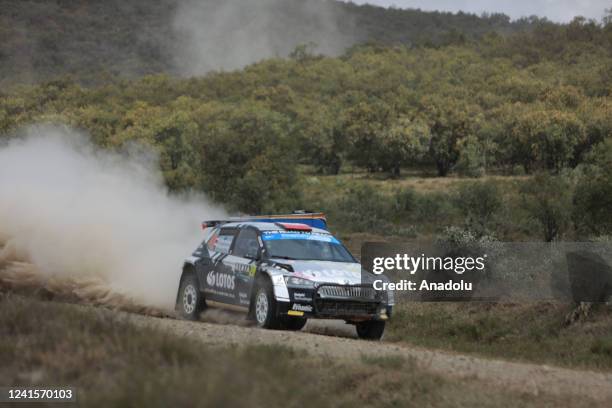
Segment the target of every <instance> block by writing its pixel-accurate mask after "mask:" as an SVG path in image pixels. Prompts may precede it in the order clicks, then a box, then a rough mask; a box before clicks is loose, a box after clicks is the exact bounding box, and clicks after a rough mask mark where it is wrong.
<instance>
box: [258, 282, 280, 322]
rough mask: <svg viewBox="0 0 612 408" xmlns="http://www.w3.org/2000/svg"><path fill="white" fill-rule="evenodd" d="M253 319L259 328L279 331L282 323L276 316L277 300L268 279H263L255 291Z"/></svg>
mask: <svg viewBox="0 0 612 408" xmlns="http://www.w3.org/2000/svg"><path fill="white" fill-rule="evenodd" d="M253 317H255V322H256V323H257V326H259V327H262V328H265V329H277V328H279V327H280V324H279V323H280V321H279V318H278V316H277V315H276V299H275V298H274V293H273V290H272V284H271V283H270V281H269V280H268V279H265V278H261V279H259V280H258V282H257V287H256V289H255V299H254V302H253Z"/></svg>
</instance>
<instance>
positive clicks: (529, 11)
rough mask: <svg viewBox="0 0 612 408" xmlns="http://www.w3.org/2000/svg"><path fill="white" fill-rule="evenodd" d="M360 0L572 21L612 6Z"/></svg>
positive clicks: (531, 0) (590, 1)
mask: <svg viewBox="0 0 612 408" xmlns="http://www.w3.org/2000/svg"><path fill="white" fill-rule="evenodd" d="M352 1H353V3H356V4H364V3H369V4H375V5H378V6H383V7H389V6H395V7H398V8H420V9H422V10H441V11H452V12H457V11H460V10H461V11H465V12H470V13H476V14H481V13H482V12H483V11H487V12H502V13H504V14H507V15H509V16H510V17H511V18H513V19H516V18H520V17H523V16H530V15H537V16H539V17H547V18H548V19H549V20H552V21H557V22H568V21H570V20H572V18H573V17H574V16H577V15H580V16H584V17H587V18H594V19H596V20H600V19H601V17H602V16H603V14H604V10H605V9H608V8H612V0H352Z"/></svg>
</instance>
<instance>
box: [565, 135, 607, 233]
mask: <svg viewBox="0 0 612 408" xmlns="http://www.w3.org/2000/svg"><path fill="white" fill-rule="evenodd" d="M587 160H588V162H589V163H588V164H586V165H585V166H583V170H584V171H583V173H582V175H581V177H579V179H578V185H577V187H576V195H575V198H574V202H575V203H576V208H575V211H574V220H575V222H576V225H577V227H578V229H579V230H580V231H581V232H584V233H587V234H594V235H605V234H611V233H612V217H610V214H612V139H610V140H608V141H606V142H605V143H602V144H600V145H599V146H597V148H596V149H595V150H594V151H593V153H592V154H591V155H590V156H589V157H588V159H587Z"/></svg>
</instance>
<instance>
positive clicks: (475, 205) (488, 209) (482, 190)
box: [453, 181, 502, 236]
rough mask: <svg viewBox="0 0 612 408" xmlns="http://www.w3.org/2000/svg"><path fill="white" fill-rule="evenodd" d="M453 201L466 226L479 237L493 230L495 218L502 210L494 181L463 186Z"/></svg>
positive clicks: (498, 192)
mask: <svg viewBox="0 0 612 408" xmlns="http://www.w3.org/2000/svg"><path fill="white" fill-rule="evenodd" d="M453 201H454V204H455V206H456V207H457V209H459V211H460V212H461V215H462V216H463V218H464V220H465V221H464V222H465V226H466V227H467V228H468V229H470V230H471V231H473V232H474V233H475V234H476V235H479V236H480V235H484V234H486V233H487V231H490V230H491V229H493V228H492V227H493V223H494V221H495V217H496V215H497V214H498V213H499V211H500V209H501V208H502V200H501V195H500V191H499V188H498V187H497V184H496V183H495V182H494V181H486V182H477V183H467V184H461V185H460V186H459V189H458V191H457V193H456V195H455V197H454V200H453Z"/></svg>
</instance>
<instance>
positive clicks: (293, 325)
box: [282, 317, 308, 331]
mask: <svg viewBox="0 0 612 408" xmlns="http://www.w3.org/2000/svg"><path fill="white" fill-rule="evenodd" d="M307 321H308V319H304V318H303V317H287V318H285V319H284V320H283V324H282V328H283V330H290V331H300V330H302V329H303V328H304V326H305V325H306V322H307Z"/></svg>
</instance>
